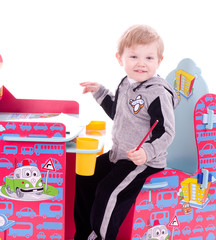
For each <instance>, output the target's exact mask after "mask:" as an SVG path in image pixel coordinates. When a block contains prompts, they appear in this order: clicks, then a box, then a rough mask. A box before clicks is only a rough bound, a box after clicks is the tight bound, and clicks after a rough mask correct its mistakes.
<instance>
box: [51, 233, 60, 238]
mask: <svg viewBox="0 0 216 240" xmlns="http://www.w3.org/2000/svg"><path fill="white" fill-rule="evenodd" d="M50 238H51V239H61V238H62V237H61V235H60V234H58V233H54V234H53V235H51V236H50Z"/></svg>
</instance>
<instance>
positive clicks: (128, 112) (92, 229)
mask: <svg viewBox="0 0 216 240" xmlns="http://www.w3.org/2000/svg"><path fill="white" fill-rule="evenodd" d="M163 50H164V45H163V41H162V39H161V37H160V36H159V35H158V33H157V32H156V31H155V30H154V29H152V28H151V27H149V26H146V25H135V26H132V27H130V28H129V29H128V30H127V31H126V32H125V33H124V34H123V35H122V36H121V38H120V40H119V44H118V52H117V53H116V58H117V60H118V62H119V64H120V66H122V67H124V70H125V72H126V74H127V76H126V77H124V78H123V79H122V81H121V82H120V84H119V86H118V88H117V91H116V93H115V95H113V94H112V93H111V92H110V91H109V90H108V89H106V88H105V87H104V86H102V85H100V84H98V83H94V82H83V83H81V86H83V87H84V89H83V93H88V92H92V93H93V96H94V98H95V99H96V101H97V102H98V103H99V104H100V105H101V106H102V108H103V109H104V110H105V112H106V113H107V114H108V115H109V116H110V117H111V118H112V119H113V130H112V140H113V146H112V149H111V150H110V151H109V152H108V153H105V154H103V155H101V156H99V157H98V159H97V164H96V169H95V174H94V175H93V176H90V177H86V176H79V175H77V176H76V197H75V214H74V216H75V224H76V234H75V240H86V239H87V238H88V236H89V238H88V239H97V240H100V239H103V240H115V239H116V236H117V234H118V230H119V227H120V226H121V224H122V222H123V220H124V219H125V217H126V215H127V213H128V212H129V210H130V208H131V206H132V204H133V203H134V202H135V199H136V197H137V195H138V194H139V192H140V190H141V188H142V186H143V184H144V183H145V180H146V178H147V177H149V176H150V175H152V174H154V173H157V172H159V171H162V170H163V169H164V168H165V167H166V155H167V148H168V146H169V145H170V144H171V143H172V141H173V138H174V135H175V120H174V108H175V107H176V105H177V104H178V97H177V94H176V93H175V91H174V90H173V89H172V87H171V86H170V85H169V84H168V83H167V82H166V81H165V80H164V79H162V78H161V77H160V76H158V75H157V73H156V71H157V68H158V67H159V65H160V63H161V61H162V59H163ZM156 120H158V121H159V122H158V124H157V126H156V127H155V128H154V130H153V131H152V133H151V134H150V136H149V137H148V139H147V140H146V142H144V143H143V145H142V146H141V148H140V149H139V150H136V147H137V146H138V145H139V143H140V142H141V140H142V139H143V137H144V136H145V135H146V133H147V132H148V131H149V129H150V127H151V126H152V125H153V124H154V123H155V121H156Z"/></svg>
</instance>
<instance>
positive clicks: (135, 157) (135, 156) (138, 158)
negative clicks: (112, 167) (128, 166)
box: [127, 148, 147, 165]
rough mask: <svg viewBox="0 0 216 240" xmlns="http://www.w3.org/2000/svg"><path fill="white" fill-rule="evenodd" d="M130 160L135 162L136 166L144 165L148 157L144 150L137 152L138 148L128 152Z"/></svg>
mask: <svg viewBox="0 0 216 240" xmlns="http://www.w3.org/2000/svg"><path fill="white" fill-rule="evenodd" d="M127 155H128V158H129V159H130V160H131V161H133V162H134V164H136V165H142V164H144V163H145V162H146V160H147V156H146V152H145V150H144V149H143V148H140V149H139V150H137V151H136V148H134V149H132V150H130V151H127Z"/></svg>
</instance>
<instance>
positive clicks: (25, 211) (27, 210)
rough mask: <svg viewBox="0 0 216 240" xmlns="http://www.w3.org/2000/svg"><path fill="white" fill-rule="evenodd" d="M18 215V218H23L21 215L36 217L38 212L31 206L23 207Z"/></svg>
mask: <svg viewBox="0 0 216 240" xmlns="http://www.w3.org/2000/svg"><path fill="white" fill-rule="evenodd" d="M16 215H17V217H18V218H21V217H30V218H34V217H36V216H37V215H36V213H35V212H34V211H33V210H32V209H31V208H29V207H24V208H22V209H21V210H20V211H18V212H16Z"/></svg>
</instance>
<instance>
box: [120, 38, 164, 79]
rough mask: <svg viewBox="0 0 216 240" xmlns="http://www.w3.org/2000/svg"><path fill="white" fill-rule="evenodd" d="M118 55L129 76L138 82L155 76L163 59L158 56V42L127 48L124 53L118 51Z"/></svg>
mask: <svg viewBox="0 0 216 240" xmlns="http://www.w3.org/2000/svg"><path fill="white" fill-rule="evenodd" d="M116 57H117V59H118V61H119V64H120V65H121V66H123V67H124V69H125V72H126V73H127V76H128V77H129V78H131V79H133V80H135V81H137V82H143V81H146V80H148V79H150V78H151V77H153V76H154V74H155V73H156V70H157V68H158V67H159V65H160V63H161V61H162V59H163V58H161V59H159V58H158V53H157V43H156V42H153V43H150V44H147V45H135V46H133V47H131V48H125V49H124V52H123V54H122V55H121V56H120V55H119V54H118V53H117V54H116Z"/></svg>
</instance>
